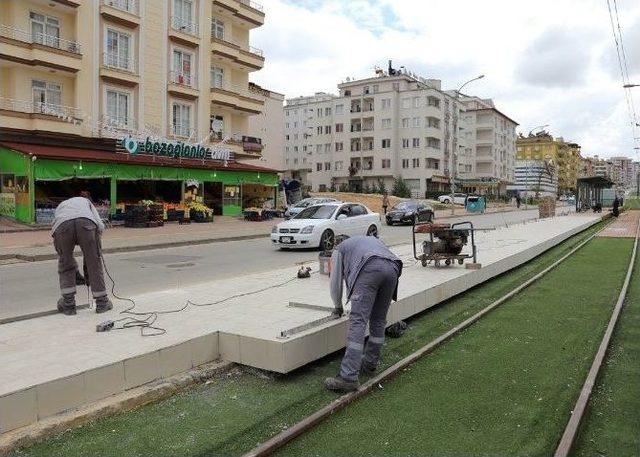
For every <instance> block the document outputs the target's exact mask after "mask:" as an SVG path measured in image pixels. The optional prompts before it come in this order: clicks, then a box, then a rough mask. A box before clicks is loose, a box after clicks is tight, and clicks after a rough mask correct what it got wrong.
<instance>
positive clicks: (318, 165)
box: [316, 162, 322, 171]
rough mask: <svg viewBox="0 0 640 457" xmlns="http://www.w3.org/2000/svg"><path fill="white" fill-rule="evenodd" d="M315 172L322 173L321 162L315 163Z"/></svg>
mask: <svg viewBox="0 0 640 457" xmlns="http://www.w3.org/2000/svg"><path fill="white" fill-rule="evenodd" d="M316 171H322V162H318V163H316Z"/></svg>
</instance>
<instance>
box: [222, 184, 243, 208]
mask: <svg viewBox="0 0 640 457" xmlns="http://www.w3.org/2000/svg"><path fill="white" fill-rule="evenodd" d="M222 204H223V205H224V206H240V186H224V197H223V198H222Z"/></svg>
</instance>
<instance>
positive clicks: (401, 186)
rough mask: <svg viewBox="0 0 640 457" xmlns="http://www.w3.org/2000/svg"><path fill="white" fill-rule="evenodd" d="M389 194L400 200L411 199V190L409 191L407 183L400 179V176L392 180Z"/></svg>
mask: <svg viewBox="0 0 640 457" xmlns="http://www.w3.org/2000/svg"><path fill="white" fill-rule="evenodd" d="M391 194H392V195H395V196H396V197H401V198H409V197H411V189H409V186H407V183H406V182H405V181H404V179H402V176H396V178H395V179H394V181H393V190H392V191H391Z"/></svg>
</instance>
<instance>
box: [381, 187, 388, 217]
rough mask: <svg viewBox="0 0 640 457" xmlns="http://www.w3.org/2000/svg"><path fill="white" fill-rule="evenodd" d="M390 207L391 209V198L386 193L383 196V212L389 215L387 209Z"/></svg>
mask: <svg viewBox="0 0 640 457" xmlns="http://www.w3.org/2000/svg"><path fill="white" fill-rule="evenodd" d="M388 207H389V196H388V195H387V193H386V192H385V193H384V194H383V195H382V210H383V211H384V214H387V208H388Z"/></svg>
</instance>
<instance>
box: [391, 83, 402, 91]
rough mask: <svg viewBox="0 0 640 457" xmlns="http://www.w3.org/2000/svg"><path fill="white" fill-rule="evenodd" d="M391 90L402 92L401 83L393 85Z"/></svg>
mask: <svg viewBox="0 0 640 457" xmlns="http://www.w3.org/2000/svg"><path fill="white" fill-rule="evenodd" d="M391 88H392V89H393V90H400V83H392V84H391Z"/></svg>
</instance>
